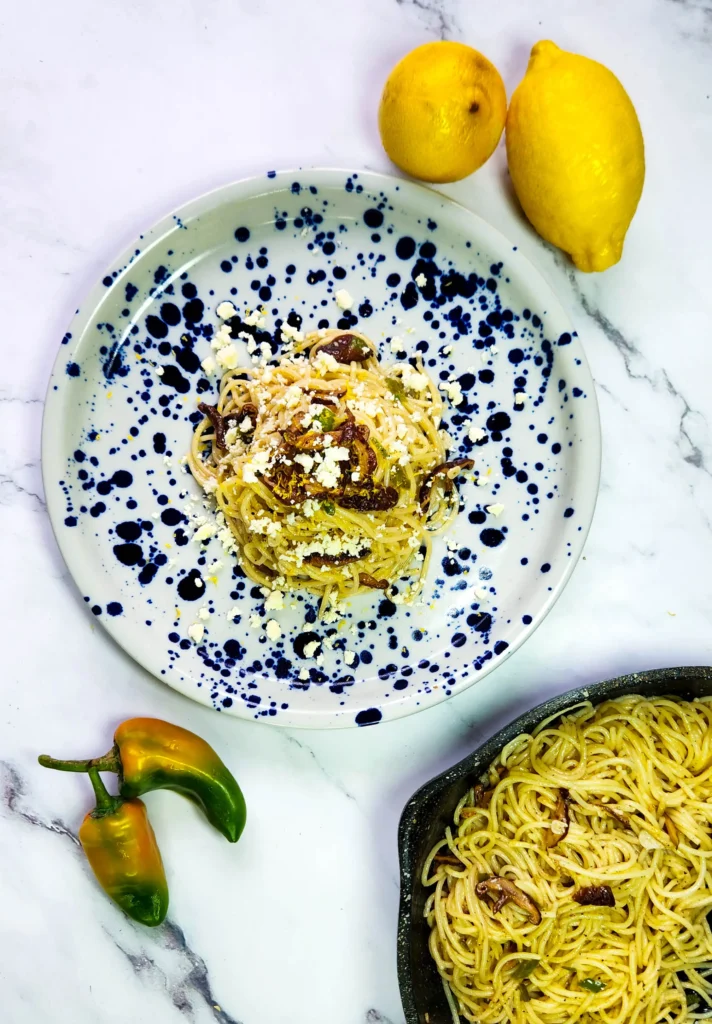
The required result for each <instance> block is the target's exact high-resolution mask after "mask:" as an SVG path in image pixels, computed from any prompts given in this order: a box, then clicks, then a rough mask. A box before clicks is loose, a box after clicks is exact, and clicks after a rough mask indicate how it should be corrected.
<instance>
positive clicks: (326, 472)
mask: <svg viewBox="0 0 712 1024" xmlns="http://www.w3.org/2000/svg"><path fill="white" fill-rule="evenodd" d="M350 458H351V452H350V451H349V449H348V448H342V447H340V446H338V445H337V446H336V447H332V448H326V449H325V450H324V458H323V460H322V462H321V463H320V465H319V466H317V469H316V472H315V473H314V477H315V478H316V480H317V481H318V483H320V484H321V485H322V487H326V488H327V489H331V488H333V487H337V486H338V483H339V478H340V476H341V466H340V465H339V463H340V462H348V461H349V459H350ZM295 461H296V456H295Z"/></svg>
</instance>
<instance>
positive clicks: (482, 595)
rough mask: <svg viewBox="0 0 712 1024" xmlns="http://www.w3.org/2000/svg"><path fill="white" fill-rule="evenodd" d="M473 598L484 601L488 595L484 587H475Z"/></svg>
mask: <svg viewBox="0 0 712 1024" xmlns="http://www.w3.org/2000/svg"><path fill="white" fill-rule="evenodd" d="M475 597H476V598H477V600H478V601H486V600H487V598H488V597H489V594H488V593H487V591H486V590H485V588H484V587H475Z"/></svg>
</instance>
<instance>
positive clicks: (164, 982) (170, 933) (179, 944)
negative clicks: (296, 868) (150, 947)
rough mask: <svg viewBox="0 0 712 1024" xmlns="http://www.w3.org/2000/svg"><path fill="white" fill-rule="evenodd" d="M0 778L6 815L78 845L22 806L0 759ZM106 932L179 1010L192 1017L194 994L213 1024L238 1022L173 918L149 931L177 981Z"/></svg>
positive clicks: (11, 771) (15, 780)
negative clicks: (168, 957) (166, 956)
mask: <svg viewBox="0 0 712 1024" xmlns="http://www.w3.org/2000/svg"><path fill="white" fill-rule="evenodd" d="M0 779H1V782H2V789H1V793H2V796H1V798H0V808H4V810H5V811H6V812H7V816H10V817H15V818H19V819H20V820H21V821H24V822H25V823H26V824H28V825H34V826H36V827H37V828H41V829H44V830H46V831H48V832H53V833H55V834H56V835H59V836H62V837H63V838H65V839H69V840H70V841H71V843H72V844H73V845H74V846H75V847H78V846H79V839H78V837H77V834H76V833H75V832H74V831H72V829H71V828H69V826H67V825H65V824H64V822H63V821H61V820H60V819H58V818H53V819H51V820H45V819H43V818H42V817H41V816H40V815H39V814H36V813H35V812H34V811H32V810H30V809H28V808H27V807H26V806H25V797H26V793H27V787H26V785H25V783H24V781H23V779H22V776H21V775H20V773H19V772H18V771H17V769H16V768H15V767H14V765H12V764H10V763H9V762H8V761H0ZM134 932H135V934H136V936H137V937H138V938H139V939H144V938H145V937H147V936H146V932H145V929H142V928H141V927H140V926H138V925H136V926H135V927H134ZM107 934H108V936H109V938H110V939H111V941H112V943H113V944H114V945H115V946H116V948H117V949H118V950H119V952H120V953H122V954H123V956H124V957H126V959H127V960H128V962H129V964H130V965H131V968H132V970H133V972H134V974H135V975H136V976H137V977H138V978H140V979H142V980H144V981H159V982H160V985H161V987H162V988H163V989H164V990H165V991H166V992H167V993H168V995H170V998H171V1001H172V1003H173V1006H174V1007H175V1008H176V1009H177V1010H179V1011H180V1012H181V1013H183V1014H186V1015H188V1016H191V1017H192V1015H193V1010H194V1007H193V1003H192V1002H191V999H190V997H191V996H193V997H196V996H197V997H198V998H199V999H200V1000H201V1001H202V1002H204V1003H205V1005H206V1006H207V1008H208V1009H209V1010H210V1012H211V1013H212V1016H213V1019H214V1020H215V1021H216V1024H241V1022H240V1021H238V1020H237V1019H236V1018H235V1017H233V1016H231V1015H230V1014H229V1013H228V1012H227V1010H225V1009H224V1008H223V1007H222V1006H221V1005H220V1004H219V1002H218V1001H217V999H216V998H215V996H214V994H213V990H212V986H211V983H210V976H209V972H208V967H207V964H206V963H205V960H203V958H202V957H201V956H200V955H199V954H198V953H196V952H195V950H193V949H191V947H190V946H189V945H188V943H187V942H186V938H185V934H184V933H183V930H182V928H180V926H179V925H177V924H176V923H175V922H174V921H171V920H170V919H166V921H165V922H164V923H163V925H162V926H161V927H160V928H157V929H156V930H155V931H153V932H152V933H151V939H152V940H155V943H156V947H157V948H158V949H159V950H164V951H167V952H168V953H170V954H171V956H172V959H173V960H174V961H175V962H176V968H177V972H178V973H179V980H178V981H171V980H170V978H169V977H168V976H167V975H166V972H165V971H164V970H163V968H162V967H160V966H159V965H158V964H157V963H156V961H155V959H154V958H153V957H151V956H149V954H148V953H147V952H146V951H145V949H141V950H140V951H139V952H135V951H132V950H129V949H126V948H125V947H124V946H123V945H122V944H121V943H120V942H119V941H118V940H117V939H116V938H115V937H114V936H113V935H111V934H110V933H107Z"/></svg>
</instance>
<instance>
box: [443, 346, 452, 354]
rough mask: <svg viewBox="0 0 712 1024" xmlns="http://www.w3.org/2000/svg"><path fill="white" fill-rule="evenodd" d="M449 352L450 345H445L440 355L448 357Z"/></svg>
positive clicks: (450, 350) (450, 349)
mask: <svg viewBox="0 0 712 1024" xmlns="http://www.w3.org/2000/svg"><path fill="white" fill-rule="evenodd" d="M451 352H452V345H445V346H444V347H443V349H442V354H443V355H444V356H449V355H450V353H451Z"/></svg>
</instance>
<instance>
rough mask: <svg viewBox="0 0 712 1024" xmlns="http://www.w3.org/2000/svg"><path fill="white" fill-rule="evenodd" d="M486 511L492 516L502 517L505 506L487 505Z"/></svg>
mask: <svg viewBox="0 0 712 1024" xmlns="http://www.w3.org/2000/svg"><path fill="white" fill-rule="evenodd" d="M485 511H486V512H489V514H490V515H491V516H501V515H502V513H503V512H504V505H502V504H501V503H500V502H497V503H496V504H495V505H485Z"/></svg>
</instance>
